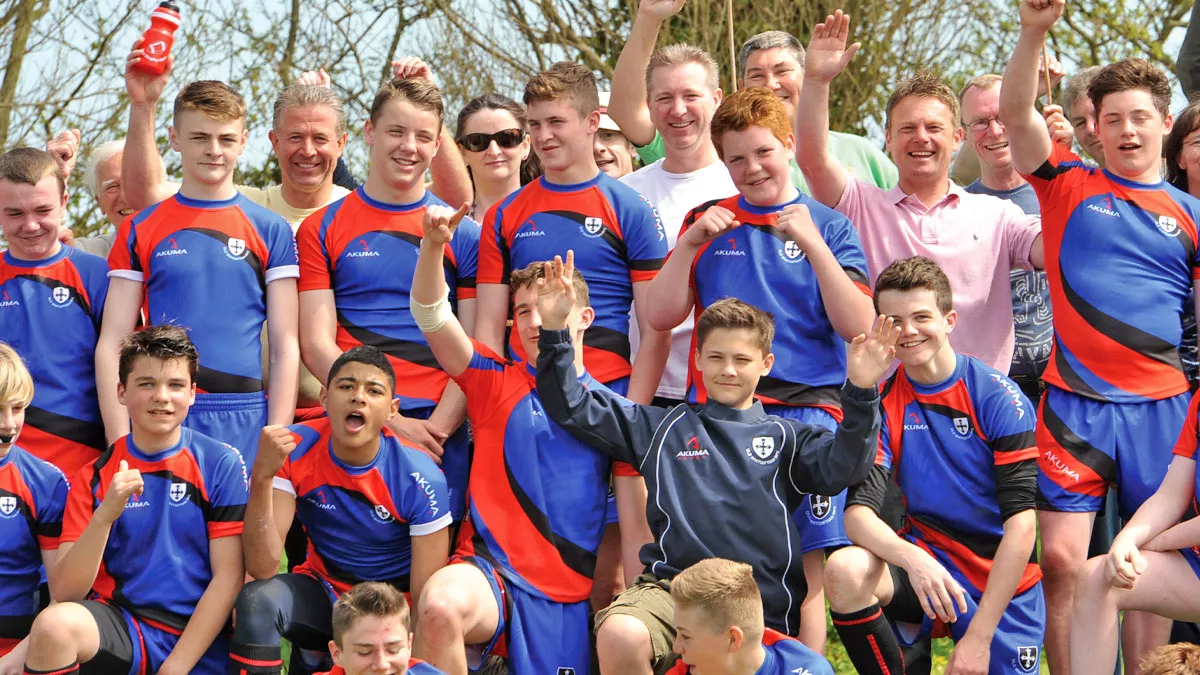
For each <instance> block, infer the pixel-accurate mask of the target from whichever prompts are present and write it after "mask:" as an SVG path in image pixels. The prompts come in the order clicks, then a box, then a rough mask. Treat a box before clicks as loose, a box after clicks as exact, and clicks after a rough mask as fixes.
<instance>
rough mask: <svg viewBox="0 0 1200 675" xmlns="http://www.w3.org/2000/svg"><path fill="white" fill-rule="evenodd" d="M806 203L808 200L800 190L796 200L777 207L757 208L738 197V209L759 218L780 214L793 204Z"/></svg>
mask: <svg viewBox="0 0 1200 675" xmlns="http://www.w3.org/2000/svg"><path fill="white" fill-rule="evenodd" d="M805 202H806V198H805V196H804V193H803V192H801V191H799V190H796V198H795V199H793V200H792V201H790V202H784V203H782V204H778V205H776V206H756V205H754V204H751V203H750V202H748V201H746V198H745V197H744V196H742V195H738V208H740V209H742V210H743V211H745V212H746V213H753V214H755V215H759V216H767V215H770V214H772V213H779V212H780V211H782V210H784V209H785V208H787V207H789V206H791V205H792V204H804V203H805Z"/></svg>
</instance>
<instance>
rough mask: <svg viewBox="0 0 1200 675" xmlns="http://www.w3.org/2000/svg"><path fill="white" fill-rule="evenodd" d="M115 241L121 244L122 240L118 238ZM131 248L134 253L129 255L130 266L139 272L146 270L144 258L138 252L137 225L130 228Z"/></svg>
mask: <svg viewBox="0 0 1200 675" xmlns="http://www.w3.org/2000/svg"><path fill="white" fill-rule="evenodd" d="M113 243H114V244H119V243H121V242H120V240H119V239H118V240H116V241H114V242H113ZM129 250H130V251H133V255H130V256H129V268H130V269H132V270H133V271H134V272H139V273H140V272H145V270H143V269H142V258H141V256H139V255H138V254H137V250H138V238H137V228H135V227H130V228H129ZM143 281H144V280H143Z"/></svg>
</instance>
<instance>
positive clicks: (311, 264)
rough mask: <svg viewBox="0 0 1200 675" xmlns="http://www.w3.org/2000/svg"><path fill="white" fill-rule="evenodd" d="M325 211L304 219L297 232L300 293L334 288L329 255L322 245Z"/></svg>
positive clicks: (322, 210)
mask: <svg viewBox="0 0 1200 675" xmlns="http://www.w3.org/2000/svg"><path fill="white" fill-rule="evenodd" d="M324 217H325V209H321V210H320V211H317V212H316V213H314V214H312V215H310V216H309V217H307V218H305V219H304V222H303V223H301V224H300V229H299V230H297V231H296V248H297V250H298V251H299V253H300V284H299V286H298V288H299V290H300V292H304V291H322V290H328V289H331V288H333V285H332V284H331V283H330V280H329V253H328V252H327V251H326V250H325V247H324V246H323V245H322V243H321V238H320V234H321V219H322V218H324Z"/></svg>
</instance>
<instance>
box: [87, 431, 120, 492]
mask: <svg viewBox="0 0 1200 675" xmlns="http://www.w3.org/2000/svg"><path fill="white" fill-rule="evenodd" d="M115 450H116V446H114V445H110V446H108V447H107V448H106V449H105V450H104V452H102V453H100V456H99V457H97V458H96V463H95V464H93V465H92V468H91V471H90V473H91V476H89V477H88V488H89V489H91V491H92V501H93V502H94V503H93V504H92V506H93V507H96V506H99V505H100V502H98V501H96V497H97V496H98V495H99V494H100V490H99V488H101V487H102V486H101V485H100V470H101V469H103V468H104V467H105V466H106V465H108V463H109V462H111V461H112V458H113V453H114V451H115ZM103 487H108V486H107V485H105V486H103Z"/></svg>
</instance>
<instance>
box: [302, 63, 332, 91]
mask: <svg viewBox="0 0 1200 675" xmlns="http://www.w3.org/2000/svg"><path fill="white" fill-rule="evenodd" d="M296 84H303V85H308V86H318V87H327V88H332V87H333V78H331V77H329V73H327V72H325V69H324V68H321V69H319V70H306V71H304V72H303V73H300V77H297V78H296Z"/></svg>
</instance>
